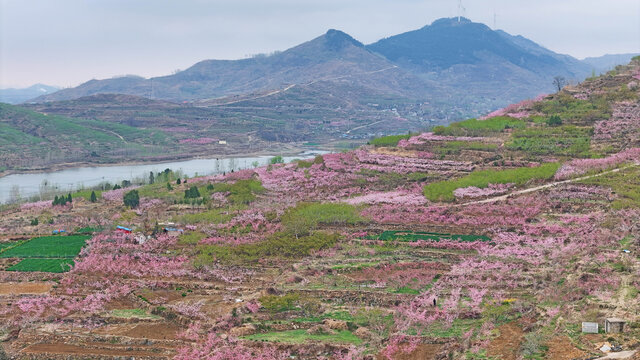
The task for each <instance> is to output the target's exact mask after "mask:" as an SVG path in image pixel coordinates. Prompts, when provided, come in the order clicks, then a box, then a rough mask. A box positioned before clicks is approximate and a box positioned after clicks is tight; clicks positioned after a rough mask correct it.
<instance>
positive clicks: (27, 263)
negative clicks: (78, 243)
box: [7, 258, 73, 273]
mask: <svg viewBox="0 0 640 360" xmlns="http://www.w3.org/2000/svg"><path fill="white" fill-rule="evenodd" d="M71 266H73V260H72V259H66V258H57V259H36V258H29V259H23V260H22V261H20V262H19V263H17V264H15V265H13V266H11V267H9V268H8V269H7V270H8V271H27V272H28V271H43V272H51V273H61V272H65V271H69V269H71Z"/></svg>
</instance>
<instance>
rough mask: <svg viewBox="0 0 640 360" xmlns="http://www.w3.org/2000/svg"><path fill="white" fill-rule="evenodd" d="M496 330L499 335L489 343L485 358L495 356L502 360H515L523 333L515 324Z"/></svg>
mask: <svg viewBox="0 0 640 360" xmlns="http://www.w3.org/2000/svg"><path fill="white" fill-rule="evenodd" d="M498 330H499V331H500V335H498V337H496V338H495V339H492V340H491V342H490V343H489V347H488V348H487V356H495V357H498V358H500V359H502V360H516V359H517V358H518V353H519V352H520V345H521V344H522V341H523V339H524V332H523V331H522V329H521V328H520V326H518V324H516V323H515V322H510V323H507V324H504V325H502V326H500V327H499V328H498Z"/></svg>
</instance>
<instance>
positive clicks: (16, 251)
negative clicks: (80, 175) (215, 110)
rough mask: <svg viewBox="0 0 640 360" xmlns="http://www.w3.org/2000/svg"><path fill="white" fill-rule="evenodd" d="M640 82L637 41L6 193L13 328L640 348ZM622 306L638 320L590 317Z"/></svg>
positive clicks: (192, 339)
mask: <svg viewBox="0 0 640 360" xmlns="http://www.w3.org/2000/svg"><path fill="white" fill-rule="evenodd" d="M639 82H640V59H635V60H634V61H633V62H632V63H631V64H630V65H628V66H624V67H619V68H617V69H616V70H615V71H614V72H611V73H609V74H607V75H605V76H602V77H599V78H595V79H589V80H587V81H585V82H584V83H582V84H580V85H578V86H575V87H571V88H565V89H564V90H563V91H561V92H559V93H557V94H552V95H548V96H544V97H540V98H538V99H534V100H531V101H525V102H522V103H520V104H515V105H512V106H509V107H507V108H505V109H502V110H500V111H498V112H496V113H493V114H490V115H488V116H487V117H486V118H484V119H482V120H474V119H471V120H467V121H463V122H459V123H455V124H452V125H450V126H448V127H437V128H435V129H434V130H433V132H430V133H424V134H411V135H406V136H395V137H387V138H380V139H374V140H372V141H371V143H370V144H369V145H367V146H364V147H362V148H359V149H357V150H354V151H350V152H345V153H336V154H327V155H324V156H318V157H317V158H315V159H313V160H309V161H297V162H292V163H289V164H279V163H278V162H277V161H273V164H272V165H269V166H266V167H261V168H256V169H251V170H243V171H238V172H233V173H230V174H224V175H214V176H207V177H199V178H193V179H187V180H185V179H184V178H181V177H180V176H179V173H174V172H172V171H170V170H167V171H165V172H163V173H158V174H155V176H154V181H153V183H152V184H134V186H131V187H126V188H125V189H115V190H110V191H105V192H101V191H95V199H93V200H94V201H91V200H92V198H93V196H91V195H90V192H88V191H85V192H80V193H76V194H72V198H73V200H72V202H70V203H69V202H67V203H66V204H64V205H56V206H53V205H52V203H51V202H50V201H40V202H36V203H26V204H21V205H12V206H7V207H4V208H2V216H1V217H0V229H1V230H2V234H3V242H0V266H2V268H3V269H4V270H3V271H1V272H0V303H1V304H2V306H1V307H0V309H1V310H0V319H1V321H0V324H1V325H0V334H1V335H2V342H1V343H0V345H1V346H2V349H3V351H4V353H6V354H7V355H8V356H12V357H17V358H43V359H44V358H60V359H62V358H68V357H86V358H116V357H137V358H146V359H156V358H157V359H160V358H162V359H167V358H174V359H285V358H295V359H318V358H325V359H363V358H368V359H373V358H375V359H444V358H450V359H517V358H525V359H543V358H547V359H586V358H595V357H598V356H602V355H604V354H603V353H602V352H601V351H600V350H599V349H600V348H601V346H602V343H604V342H609V343H611V344H612V345H615V346H620V347H621V348H622V349H623V350H628V351H630V353H629V354H631V355H630V356H635V355H632V354H633V351H634V350H635V348H634V347H637V339H638V338H639V337H640V329H639V327H638V324H639V321H640V318H639V317H638V312H639V311H640V298H639V297H638V293H639V292H640V260H639V257H638V252H639V251H640V227H638V224H639V223H640V181H639V180H638V179H639V178H640V177H639V175H640V149H639V148H640V144H638V136H637V135H638V134H637V131H638V126H637V125H638V121H640V114H639V113H638V111H637V109H638V104H639V95H640V91H639V90H640V87H639V86H638V83H639ZM135 199H138V200H139V201H137V203H136V201H134V200H135ZM125 203H127V204H128V205H125ZM116 226H122V227H124V228H126V229H132V232H131V233H128V231H127V230H126V229H121V230H120V231H119V230H117V228H116ZM174 228H175V229H178V230H174ZM55 229H57V230H59V229H64V230H66V231H67V232H75V233H90V238H89V239H88V240H87V241H86V245H85V246H84V247H83V248H82V250H81V251H80V253H79V254H78V255H77V256H75V255H72V256H71V257H69V258H68V259H71V258H73V261H74V264H73V266H72V267H71V268H69V267H65V266H66V265H62V266H63V268H61V269H60V270H69V271H66V272H61V273H60V272H44V271H37V270H39V269H38V268H37V263H38V262H39V261H41V260H42V258H46V259H48V260H55V259H61V258H60V256H61V255H59V254H58V253H60V251H62V250H60V249H58V250H56V251H57V252H56V254H57V255H55V256H54V254H53V252H52V250H51V249H45V248H43V247H36V246H31V245H29V244H30V243H31V241H28V239H31V238H34V237H37V236H43V235H48V234H50V233H51V231H52V230H55ZM163 229H167V231H166V232H165V231H164V230H163ZM53 239H56V240H57V241H63V240H65V239H71V237H64V235H63V236H61V237H60V238H53ZM52 241H53V240H52ZM40 242H42V240H40ZM74 256H75V257H74ZM62 264H67V262H63V263H62ZM28 270H31V271H28ZM34 270H36V271H34ZM40 270H42V269H40ZM611 317H617V318H623V319H625V320H626V321H627V326H626V328H625V332H624V333H621V334H604V333H602V334H583V333H581V323H582V322H583V321H589V322H598V323H599V324H600V325H601V326H602V325H603V324H604V320H605V319H606V318H611ZM636 355H637V354H636Z"/></svg>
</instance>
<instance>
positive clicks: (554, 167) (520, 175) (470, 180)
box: [423, 163, 560, 201]
mask: <svg viewBox="0 0 640 360" xmlns="http://www.w3.org/2000/svg"><path fill="white" fill-rule="evenodd" d="M559 167H560V164H558V163H548V164H544V165H541V166H538V167H534V168H529V167H526V168H524V167H523V168H518V169H508V170H481V171H475V172H473V173H471V174H469V175H467V176H464V177H462V178H458V179H454V180H445V181H439V182H435V183H431V184H428V185H426V186H425V187H424V189H423V193H424V195H425V196H426V197H427V199H429V200H430V201H453V200H455V196H454V195H453V192H454V191H455V190H456V189H459V188H465V187H469V186H475V187H479V188H486V187H487V186H489V184H509V183H512V184H516V185H524V184H526V183H527V182H529V181H531V180H547V179H550V178H551V177H553V175H555V173H556V171H558V168H559Z"/></svg>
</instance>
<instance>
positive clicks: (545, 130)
mask: <svg viewBox="0 0 640 360" xmlns="http://www.w3.org/2000/svg"><path fill="white" fill-rule="evenodd" d="M592 135H593V128H591V127H576V126H572V125H566V126H557V127H531V128H528V129H523V130H518V131H516V132H514V133H513V134H512V138H511V140H510V141H509V142H507V143H506V144H505V146H506V148H507V149H509V150H513V151H523V152H526V153H528V154H531V155H565V156H574V157H591V153H590V152H589V148H590V146H591V136H592Z"/></svg>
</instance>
